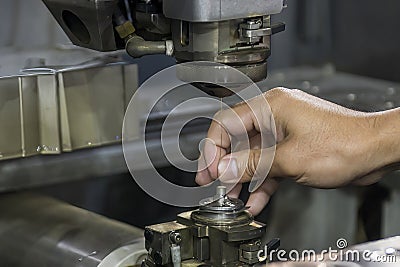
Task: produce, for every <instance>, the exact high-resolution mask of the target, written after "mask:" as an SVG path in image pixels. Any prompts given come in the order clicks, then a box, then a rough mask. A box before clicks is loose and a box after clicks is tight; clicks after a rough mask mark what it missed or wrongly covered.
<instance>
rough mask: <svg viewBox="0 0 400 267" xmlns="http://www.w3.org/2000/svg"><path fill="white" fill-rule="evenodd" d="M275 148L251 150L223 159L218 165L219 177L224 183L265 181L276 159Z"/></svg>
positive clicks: (235, 153)
mask: <svg viewBox="0 0 400 267" xmlns="http://www.w3.org/2000/svg"><path fill="white" fill-rule="evenodd" d="M274 151H275V148H274V147H273V148H266V149H249V150H243V151H239V152H234V153H232V154H229V155H227V156H225V157H223V158H222V159H221V160H220V161H219V164H218V177H219V179H220V180H221V182H224V183H230V184H232V183H234V184H235V183H238V182H240V183H245V182H250V181H251V180H252V179H253V178H254V179H265V178H266V177H267V175H268V173H269V170H270V168H271V166H272V162H273V159H274Z"/></svg>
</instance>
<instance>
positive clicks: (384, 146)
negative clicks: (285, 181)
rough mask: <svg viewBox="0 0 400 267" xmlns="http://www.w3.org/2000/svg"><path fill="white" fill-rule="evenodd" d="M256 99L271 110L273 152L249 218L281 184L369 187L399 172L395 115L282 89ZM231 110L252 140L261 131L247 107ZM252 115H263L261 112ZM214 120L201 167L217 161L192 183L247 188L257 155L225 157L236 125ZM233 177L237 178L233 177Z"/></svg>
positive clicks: (399, 126) (226, 115)
mask: <svg viewBox="0 0 400 267" xmlns="http://www.w3.org/2000/svg"><path fill="white" fill-rule="evenodd" d="M259 97H265V98H266V99H267V101H268V103H269V104H270V107H271V110H272V113H273V117H274V120H275V123H276V128H277V146H276V153H275V158H274V161H273V164H272V168H271V170H270V172H269V174H268V178H267V179H266V180H265V182H264V184H263V185H262V186H261V187H260V188H259V189H258V190H257V191H255V192H253V193H252V194H251V196H250V198H249V200H248V203H247V205H248V206H250V211H251V212H252V213H253V214H258V213H259V212H260V211H261V210H262V209H263V208H264V207H265V205H266V204H267V202H268V201H269V199H270V197H271V195H272V194H273V193H274V192H275V191H276V190H277V188H278V185H279V181H280V180H281V179H282V178H289V179H293V180H295V181H296V182H298V183H300V184H304V185H308V186H312V187H317V188H337V187H341V186H345V185H347V184H357V185H368V184H372V183H375V182H377V181H379V180H380V179H381V178H382V176H383V174H385V173H386V172H388V171H391V170H393V169H396V168H397V167H398V166H399V163H400V117H399V116H400V109H393V110H390V111H385V112H377V113H364V112H358V111H354V110H350V109H347V108H344V107H342V106H339V105H336V104H334V103H331V102H328V101H325V100H322V99H320V98H317V97H314V96H311V95H309V94H306V93H304V92H302V91H299V90H290V89H283V88H277V89H272V90H270V91H268V92H267V93H265V94H264V95H261V96H259ZM251 101H257V99H252V100H251ZM233 110H234V112H235V117H236V118H237V117H240V119H241V120H242V123H243V124H244V125H245V127H246V130H247V131H248V133H249V137H251V138H252V139H253V138H256V137H257V132H260V129H259V128H258V127H261V126H259V125H258V124H257V123H256V122H255V121H252V119H253V118H254V116H252V111H251V109H250V108H249V107H248V105H246V104H241V105H238V106H236V107H234V108H233ZM256 112H263V109H262V107H261V108H259V109H257V110H256ZM217 116H218V117H219V118H220V121H222V123H223V124H224V125H223V126H224V127H221V126H220V125H219V124H218V123H216V122H213V123H212V125H211V126H210V129H209V132H208V138H210V139H211V140H212V141H213V143H214V144H213V145H210V144H208V146H206V148H205V150H204V153H203V156H204V157H205V158H206V161H207V157H209V155H210V154H214V155H215V151H217V154H216V155H217V157H216V158H215V159H213V162H211V163H210V164H209V167H208V168H207V169H205V170H203V171H200V172H199V173H198V174H197V177H196V181H197V183H199V184H201V185H203V184H207V183H209V182H210V181H212V180H215V179H217V178H220V179H221V180H222V181H225V182H229V180H230V179H234V178H240V181H241V182H242V183H244V182H248V181H250V180H251V179H252V174H254V173H255V168H256V167H257V166H258V164H260V165H262V163H263V159H262V158H260V157H262V156H260V155H262V153H260V152H261V150H260V149H259V148H257V146H254V148H252V149H251V151H250V153H249V151H246V153H243V152H240V151H239V152H235V153H232V154H229V152H230V150H229V148H230V136H229V134H228V132H230V133H232V132H235V129H232V128H234V127H235V123H231V122H232V121H233V120H234V118H233V117H232V112H227V111H223V112H221V113H219V114H218V115H217ZM221 118H222V119H221ZM244 155H246V156H244ZM209 158H211V157H209ZM232 159H233V160H232ZM264 162H265V161H264ZM238 174H242V175H241V177H235V175H236V176H237V175H238ZM240 189H241V186H240V185H239V186H237V187H236V188H235V189H234V190H233V191H232V193H231V194H233V195H238V194H239V192H240Z"/></svg>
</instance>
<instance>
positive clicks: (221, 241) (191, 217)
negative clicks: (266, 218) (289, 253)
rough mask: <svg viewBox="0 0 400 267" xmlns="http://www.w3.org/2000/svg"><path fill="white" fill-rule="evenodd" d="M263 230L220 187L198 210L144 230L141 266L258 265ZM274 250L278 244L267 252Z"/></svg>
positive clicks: (277, 242)
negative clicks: (143, 254)
mask: <svg viewBox="0 0 400 267" xmlns="http://www.w3.org/2000/svg"><path fill="white" fill-rule="evenodd" d="M265 230H266V226H265V225H264V224H262V223H259V222H256V221H254V219H253V216H252V215H251V214H250V213H249V212H248V211H247V210H246V207H245V206H244V204H243V202H242V201H241V200H239V199H232V198H229V197H227V196H226V188H225V187H223V186H220V187H218V188H217V194H216V195H215V196H214V197H212V198H210V199H206V200H204V201H202V203H201V206H200V208H199V209H198V210H194V211H189V212H185V213H182V214H179V215H178V216H177V220H176V221H172V222H166V223H162V224H156V225H152V226H148V227H146V230H145V244H146V249H147V251H148V255H147V258H146V260H145V262H144V266H147V267H154V266H158V265H162V266H168V265H171V264H172V265H174V266H176V265H177V263H180V266H204V265H206V266H251V265H254V264H256V263H259V262H260V259H259V257H258V252H259V251H260V250H263V249H264V247H263V244H262V240H263V237H264V234H265ZM278 246H279V240H274V241H273V242H272V243H269V244H268V248H269V249H275V248H277V247H278ZM176 251H178V253H177V252H176ZM177 257H179V259H177Z"/></svg>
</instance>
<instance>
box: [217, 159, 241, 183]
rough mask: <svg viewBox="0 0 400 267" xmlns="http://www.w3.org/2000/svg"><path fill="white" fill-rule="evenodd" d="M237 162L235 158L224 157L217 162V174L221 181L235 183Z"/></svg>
mask: <svg viewBox="0 0 400 267" xmlns="http://www.w3.org/2000/svg"><path fill="white" fill-rule="evenodd" d="M238 173H239V170H238V164H237V160H236V158H224V159H222V160H221V161H220V162H219V164H218V176H219V179H220V180H221V181H222V182H225V183H236V182H237V180H238V178H239V177H238Z"/></svg>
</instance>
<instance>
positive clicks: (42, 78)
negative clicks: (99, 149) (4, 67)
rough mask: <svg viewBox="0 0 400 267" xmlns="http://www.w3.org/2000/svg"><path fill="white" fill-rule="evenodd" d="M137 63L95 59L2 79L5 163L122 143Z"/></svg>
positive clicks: (0, 135)
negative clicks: (122, 130)
mask: <svg viewBox="0 0 400 267" xmlns="http://www.w3.org/2000/svg"><path fill="white" fill-rule="evenodd" d="M137 83H138V78H137V67H136V65H126V64H116V62H115V61H111V62H108V63H105V62H102V61H100V62H98V61H95V62H94V63H86V64H83V65H78V66H68V67H47V68H45V67H39V68H33V69H25V71H24V74H22V75H19V76H13V77H4V78H0V89H1V90H0V127H1V129H2V131H1V132H0V159H10V158H17V157H27V156H32V155H37V154H60V153H62V152H69V151H73V150H76V149H81V148H87V147H94V146H99V145H105V144H112V143H117V142H120V141H121V129H122V121H123V117H124V113H125V108H126V107H127V104H128V101H129V100H130V98H131V96H132V95H133V93H134V91H135V89H136V88H137Z"/></svg>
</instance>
